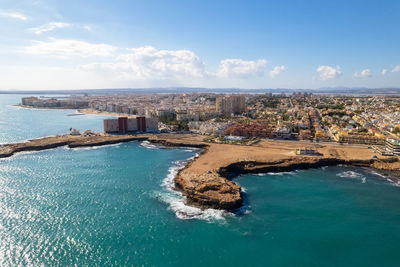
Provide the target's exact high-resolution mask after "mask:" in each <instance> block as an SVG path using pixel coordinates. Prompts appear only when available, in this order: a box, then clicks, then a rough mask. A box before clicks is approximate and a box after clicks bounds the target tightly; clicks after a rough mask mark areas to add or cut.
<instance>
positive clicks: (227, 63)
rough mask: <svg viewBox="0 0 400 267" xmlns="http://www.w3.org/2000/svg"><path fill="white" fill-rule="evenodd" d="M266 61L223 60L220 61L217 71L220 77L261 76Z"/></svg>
mask: <svg viewBox="0 0 400 267" xmlns="http://www.w3.org/2000/svg"><path fill="white" fill-rule="evenodd" d="M266 65H267V61H266V60H264V59H260V60H257V61H245V60H243V59H225V60H222V61H221V65H220V68H219V70H218V76H220V77H237V78H248V77H251V76H253V75H258V76H262V75H263V74H264V71H265V66H266Z"/></svg>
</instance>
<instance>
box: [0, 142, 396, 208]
mask: <svg viewBox="0 0 400 267" xmlns="http://www.w3.org/2000/svg"><path fill="white" fill-rule="evenodd" d="M145 140H147V141H149V142H151V143H155V144H159V145H162V146H166V147H193V148H199V149H201V153H200V154H199V156H198V157H197V158H195V159H194V160H193V161H191V162H190V163H188V165H187V166H185V168H183V169H182V170H180V172H179V173H178V175H177V177H175V186H176V188H177V189H178V190H180V191H182V192H183V194H184V195H185V196H186V200H187V202H188V204H190V205H194V206H198V207H201V208H215V209H224V210H235V209H238V208H240V207H241V206H242V205H243V193H242V190H241V187H240V186H239V185H237V184H236V183H235V182H234V181H233V180H232V179H233V178H234V177H235V176H237V175H240V174H249V173H268V172H286V171H293V170H299V169H309V168H318V167H322V166H332V165H339V164H343V165H350V166H357V167H368V168H372V169H375V170H378V171H383V172H386V173H390V174H391V175H393V176H397V177H400V161H399V159H398V158H397V157H379V158H375V157H371V155H373V152H372V151H371V149H368V148H367V147H366V146H365V147H352V146H348V147H346V146H340V147H339V146H335V145H334V144H332V145H323V146H321V145H320V146H319V147H320V148H319V149H318V152H320V155H321V156H297V155H295V154H294V153H293V143H288V142H283V141H265V142H261V143H260V144H257V145H255V146H238V145H226V144H212V143H207V142H204V141H203V137H201V136H196V135H190V134H186V135H177V134H174V135H172V134H169V135H168V134H165V135H105V134H95V135H93V136H71V135H63V136H55V137H45V138H40V139H33V140H29V141H28V142H24V143H16V144H7V145H2V146H0V158H5V157H10V156H12V155H14V154H15V153H18V152H24V151H40V150H46V149H52V148H56V147H62V146H67V147H70V148H77V147H90V146H102V145H109V144H116V143H123V142H130V141H145ZM325 155H326V156H325Z"/></svg>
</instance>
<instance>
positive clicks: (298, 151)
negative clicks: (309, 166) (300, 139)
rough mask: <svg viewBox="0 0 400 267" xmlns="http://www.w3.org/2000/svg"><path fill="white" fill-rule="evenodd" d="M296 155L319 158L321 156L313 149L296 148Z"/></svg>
mask: <svg viewBox="0 0 400 267" xmlns="http://www.w3.org/2000/svg"><path fill="white" fill-rule="evenodd" d="M296 155H308V156H319V155H321V154H320V153H318V152H317V150H316V149H315V148H314V147H300V148H296Z"/></svg>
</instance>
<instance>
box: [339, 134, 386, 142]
mask: <svg viewBox="0 0 400 267" xmlns="http://www.w3.org/2000/svg"><path fill="white" fill-rule="evenodd" d="M336 136H337V140H338V141H339V143H348V144H369V145H383V144H385V138H384V137H383V136H382V135H380V134H376V133H375V134H372V133H348V132H343V131H341V132H339V133H337V134H336Z"/></svg>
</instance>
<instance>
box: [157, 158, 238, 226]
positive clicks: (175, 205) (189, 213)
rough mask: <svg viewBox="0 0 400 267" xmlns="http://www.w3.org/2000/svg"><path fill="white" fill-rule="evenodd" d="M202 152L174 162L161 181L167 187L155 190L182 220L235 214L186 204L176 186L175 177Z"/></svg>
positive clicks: (217, 219)
mask: <svg viewBox="0 0 400 267" xmlns="http://www.w3.org/2000/svg"><path fill="white" fill-rule="evenodd" d="M199 155H200V153H196V155H195V156H193V157H190V158H188V159H186V160H177V161H174V162H173V164H174V165H173V166H172V167H170V168H169V170H168V175H167V177H165V178H164V180H162V182H161V186H162V187H163V189H165V190H164V191H163V192H155V197H156V198H157V199H159V200H160V201H162V202H164V203H166V204H168V209H170V210H172V211H173V212H174V213H175V215H176V217H177V218H179V219H182V220H191V219H201V220H206V221H210V222H211V221H224V220H225V218H224V217H225V216H227V215H233V214H232V213H230V212H227V211H224V210H217V209H204V210H202V209H200V208H197V207H193V206H189V205H187V204H186V197H185V196H184V195H183V194H182V193H181V192H179V191H177V190H176V188H175V183H174V179H175V177H176V176H177V175H178V173H179V171H180V170H182V169H183V168H185V166H186V165H187V164H188V163H189V162H190V161H192V160H194V159H195V158H196V157H198V156H199Z"/></svg>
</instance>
